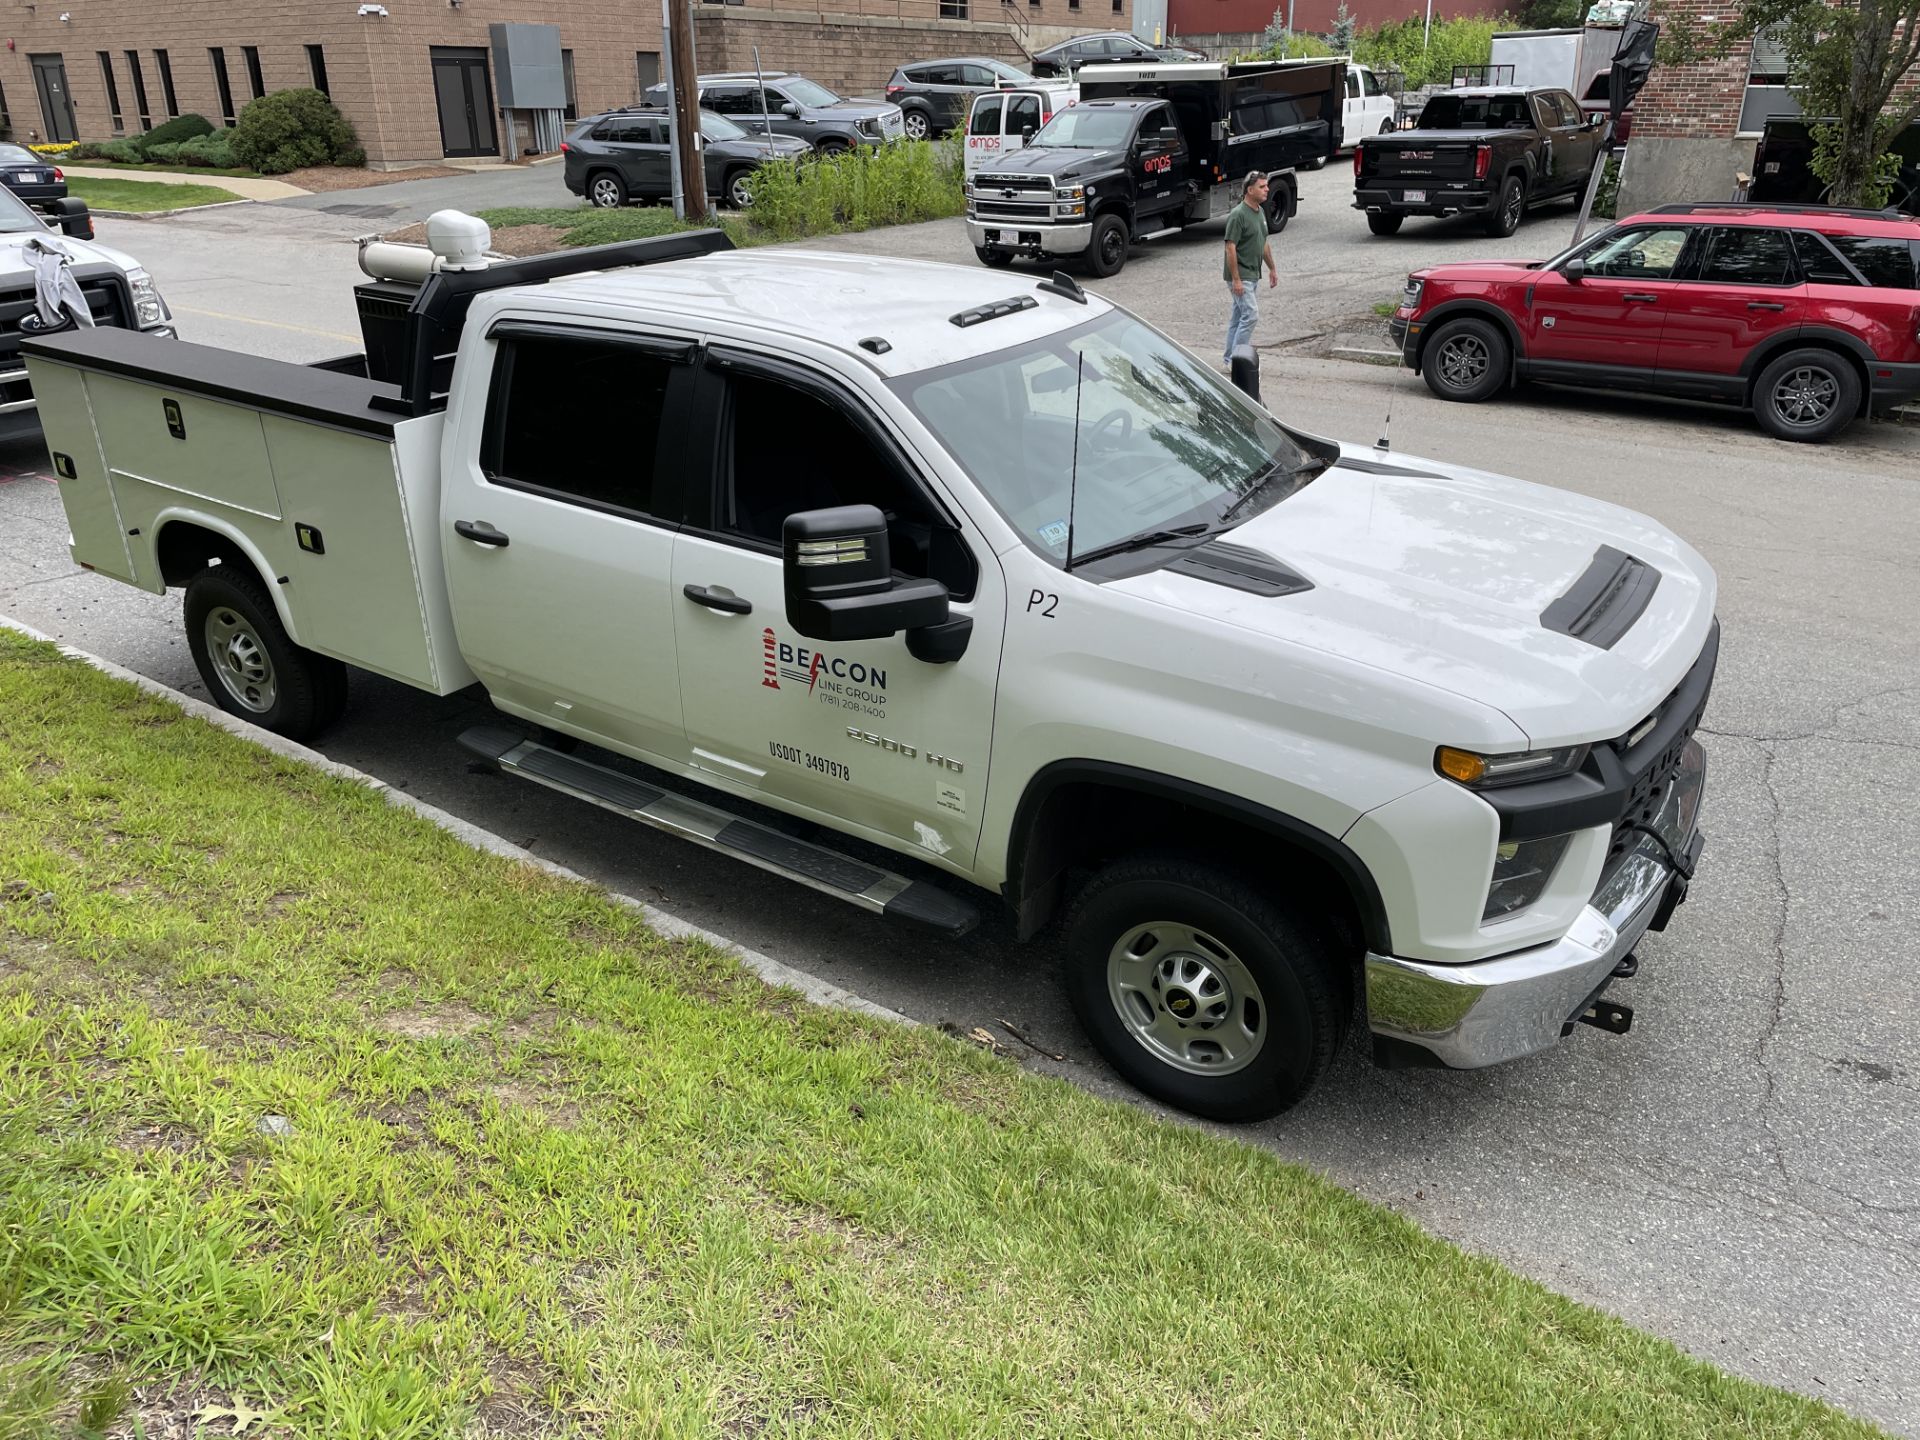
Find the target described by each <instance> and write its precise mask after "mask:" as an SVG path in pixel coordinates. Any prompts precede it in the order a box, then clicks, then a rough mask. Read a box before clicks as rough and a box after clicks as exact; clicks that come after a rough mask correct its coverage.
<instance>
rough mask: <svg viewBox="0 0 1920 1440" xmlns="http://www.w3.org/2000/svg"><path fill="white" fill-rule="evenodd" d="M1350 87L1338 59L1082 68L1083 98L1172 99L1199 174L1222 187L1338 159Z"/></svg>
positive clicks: (1344, 66) (1195, 172) (1341, 62)
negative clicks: (1253, 175) (1251, 174)
mask: <svg viewBox="0 0 1920 1440" xmlns="http://www.w3.org/2000/svg"><path fill="white" fill-rule="evenodd" d="M1346 84H1347V79H1346V62H1345V61H1335V60H1327V61H1305V62H1301V61H1292V62H1289V61H1278V60H1269V61H1249V62H1246V63H1243V64H1238V65H1214V64H1174V65H1143V66H1135V65H1102V66H1090V67H1087V68H1085V69H1083V70H1081V72H1080V98H1081V99H1082V100H1123V99H1135V98H1138V99H1147V98H1152V99H1165V100H1167V101H1169V102H1170V103H1171V104H1172V105H1173V108H1174V113H1175V114H1176V115H1178V116H1179V118H1180V129H1181V133H1182V134H1183V135H1184V136H1185V137H1186V142H1187V148H1188V149H1189V150H1190V151H1191V152H1192V154H1193V161H1194V174H1195V175H1196V176H1197V177H1200V178H1203V179H1205V180H1207V181H1210V182H1211V183H1214V184H1218V183H1220V182H1222V181H1225V180H1229V179H1232V178H1234V177H1235V176H1239V175H1245V174H1246V173H1247V172H1248V171H1250V170H1263V171H1268V172H1271V171H1274V170H1288V169H1292V168H1294V167H1296V166H1300V165H1307V164H1311V163H1312V162H1314V161H1316V160H1323V159H1325V158H1327V157H1328V156H1330V155H1332V154H1333V153H1334V152H1335V151H1336V150H1338V149H1339V148H1340V116H1341V110H1342V106H1343V104H1344V102H1345V98H1346Z"/></svg>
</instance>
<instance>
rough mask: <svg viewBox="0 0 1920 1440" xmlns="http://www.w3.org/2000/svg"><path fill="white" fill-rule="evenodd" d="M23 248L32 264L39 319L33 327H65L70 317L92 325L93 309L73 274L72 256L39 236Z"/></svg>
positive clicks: (74, 320) (49, 328)
mask: <svg viewBox="0 0 1920 1440" xmlns="http://www.w3.org/2000/svg"><path fill="white" fill-rule="evenodd" d="M24 248H25V250H26V255H27V263H28V264H29V265H31V266H33V300H34V307H35V311H36V314H35V317H34V318H36V319H38V320H39V322H40V323H39V325H38V326H35V327H33V328H36V329H40V330H64V329H65V328H66V327H67V324H68V323H69V320H71V321H72V322H73V323H76V324H79V325H84V326H87V327H89V328H91V327H92V325H93V311H92V310H91V309H89V308H88V306H87V297H86V293H85V292H84V291H83V290H81V288H80V282H79V280H78V279H76V278H75V277H74V273H73V257H72V256H71V255H69V254H68V253H67V252H66V251H65V250H63V249H61V248H60V247H59V246H58V245H55V244H53V243H52V242H50V241H47V240H42V239H41V238H40V237H39V236H37V235H36V236H35V237H34V238H33V239H31V240H29V241H27V243H26V245H25V247H24ZM22 328H27V327H24V326H23V327H22Z"/></svg>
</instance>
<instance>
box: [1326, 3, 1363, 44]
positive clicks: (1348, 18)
mask: <svg viewBox="0 0 1920 1440" xmlns="http://www.w3.org/2000/svg"><path fill="white" fill-rule="evenodd" d="M1358 25H1359V21H1358V19H1356V17H1355V16H1354V13H1353V11H1351V10H1349V9H1348V8H1347V3H1346V0H1340V8H1339V9H1338V10H1337V11H1335V12H1334V16H1333V29H1332V30H1330V31H1328V32H1327V43H1328V44H1329V45H1331V46H1333V49H1334V53H1335V54H1336V55H1351V54H1352V53H1353V32H1354V30H1355V29H1356V28H1357V27H1358Z"/></svg>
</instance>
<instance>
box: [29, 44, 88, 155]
mask: <svg viewBox="0 0 1920 1440" xmlns="http://www.w3.org/2000/svg"><path fill="white" fill-rule="evenodd" d="M27 58H28V59H30V60H32V61H33V88H34V89H35V90H36V91H38V92H39V95H40V114H41V115H42V116H43V117H44V118H45V119H46V122H47V139H48V140H49V141H50V142H51V143H53V144H55V145H64V144H66V143H67V142H68V141H71V140H77V139H79V138H80V127H79V126H78V125H76V124H75V123H74V119H73V96H72V95H71V94H69V93H68V90H67V62H66V59H65V57H63V56H60V55H30V56H28V57H27Z"/></svg>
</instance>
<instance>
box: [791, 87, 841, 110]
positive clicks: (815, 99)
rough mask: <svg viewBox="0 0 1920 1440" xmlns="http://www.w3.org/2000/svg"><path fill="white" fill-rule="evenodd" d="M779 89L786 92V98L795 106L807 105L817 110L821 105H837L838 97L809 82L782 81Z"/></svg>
mask: <svg viewBox="0 0 1920 1440" xmlns="http://www.w3.org/2000/svg"><path fill="white" fill-rule="evenodd" d="M780 88H781V89H782V90H784V91H786V92H787V98H788V99H789V100H791V101H793V102H794V103H795V104H796V105H808V106H812V107H813V108H814V109H816V110H817V109H819V108H820V107H821V106H823V105H838V104H839V103H840V97H839V96H838V95H836V94H834V93H833V92H832V91H831V90H829V89H827V87H826V86H824V85H816V84H814V82H813V81H811V80H782V81H781V82H780Z"/></svg>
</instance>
